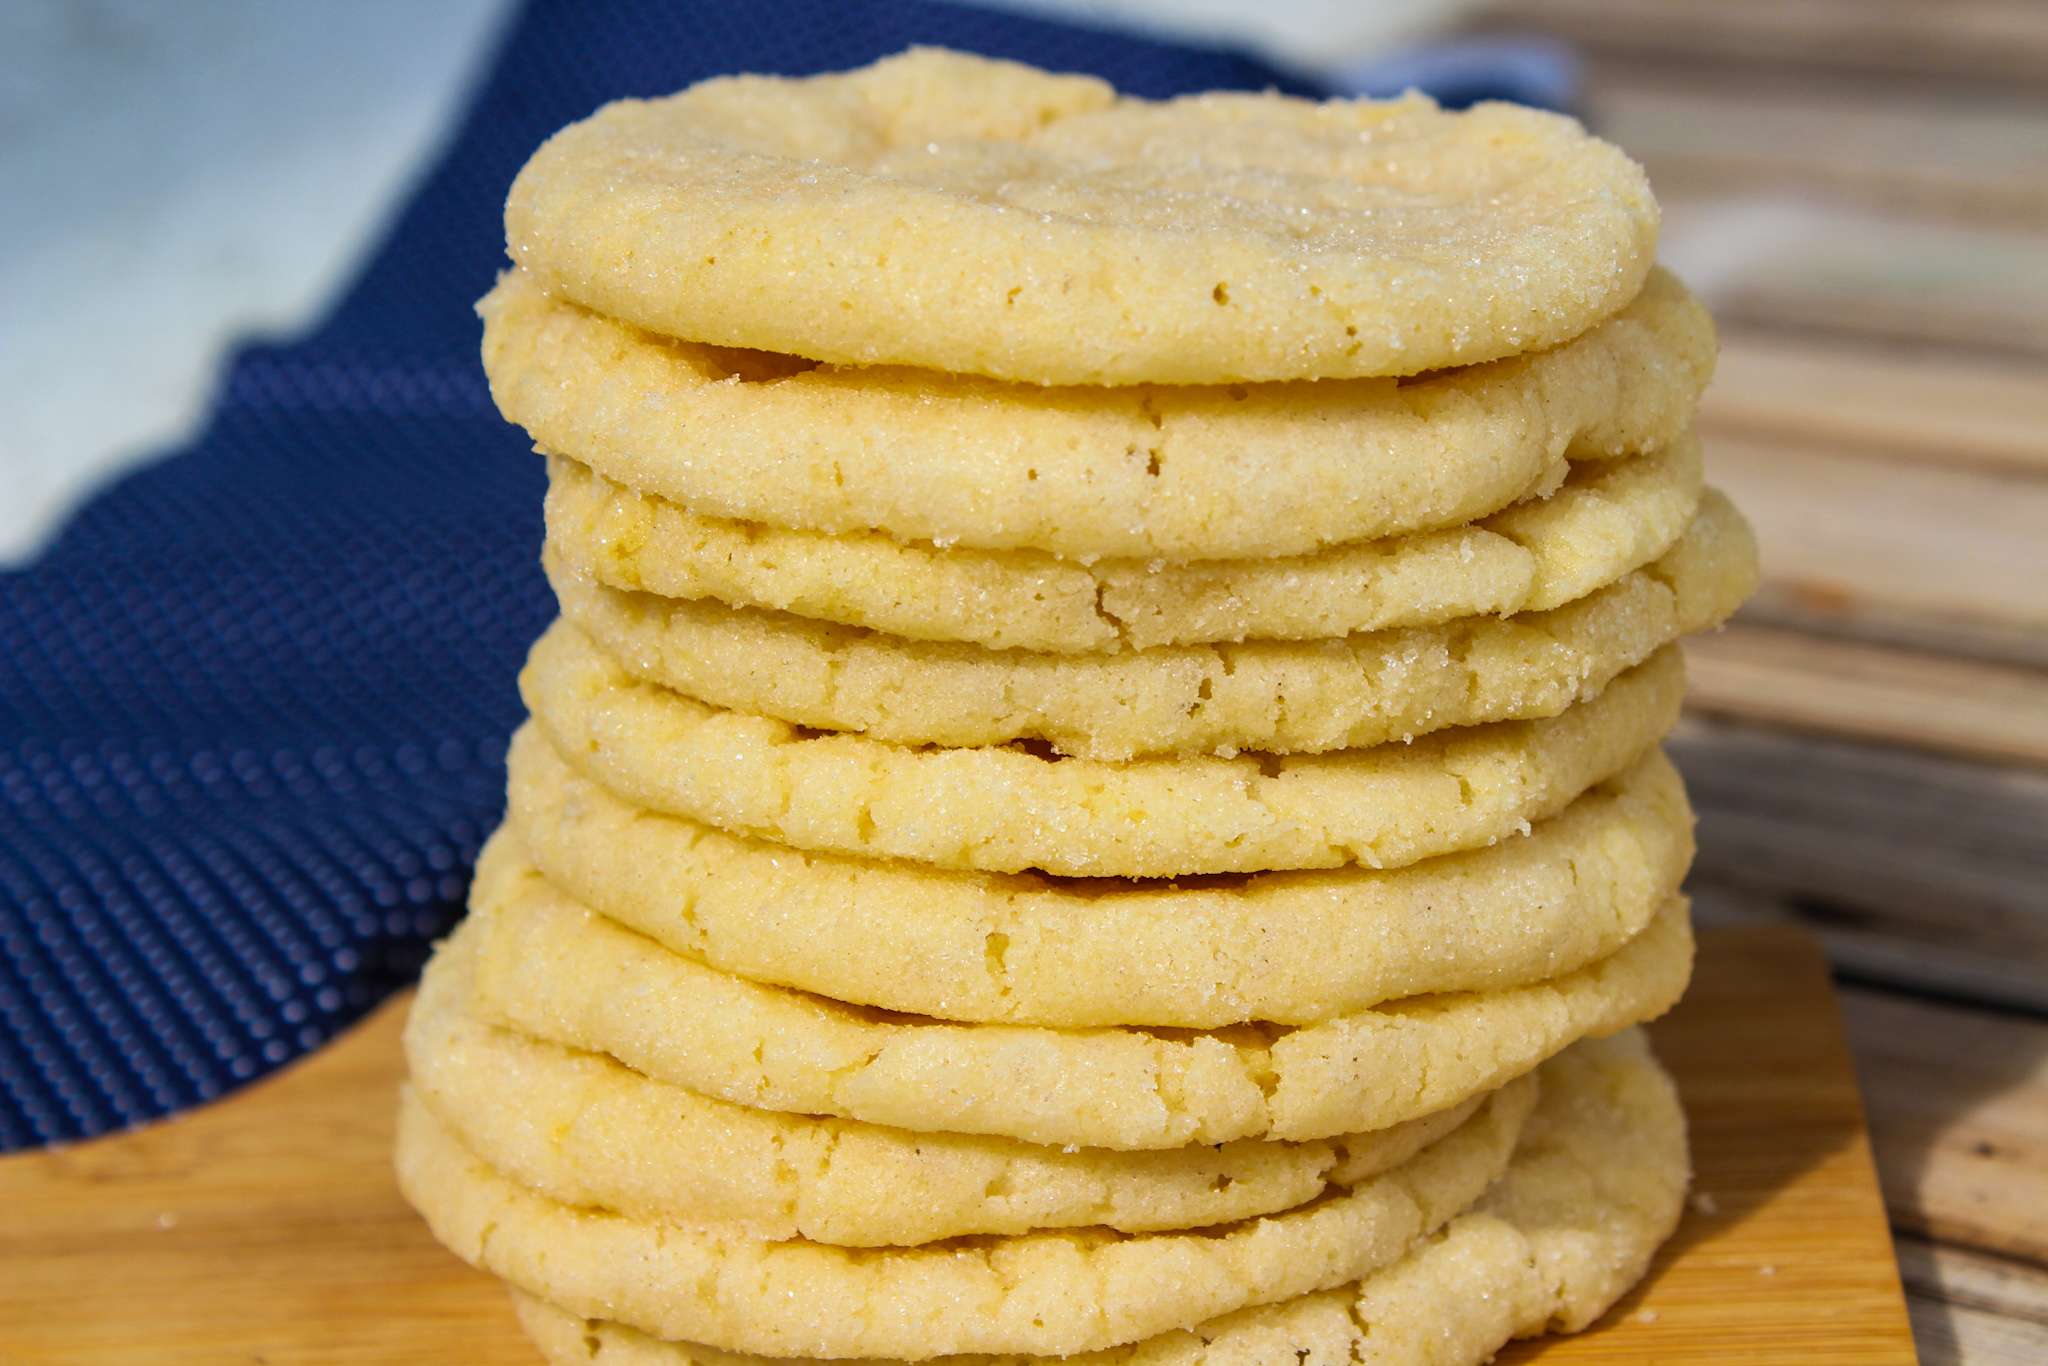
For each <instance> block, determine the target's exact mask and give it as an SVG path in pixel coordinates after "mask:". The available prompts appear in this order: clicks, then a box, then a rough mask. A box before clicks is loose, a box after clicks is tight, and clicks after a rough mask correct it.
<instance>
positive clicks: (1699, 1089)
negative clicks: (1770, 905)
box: [0, 928, 1913, 1366]
mask: <svg viewBox="0 0 2048 1366" xmlns="http://www.w3.org/2000/svg"><path fill="white" fill-rule="evenodd" d="M401 1009H402V1007H401V1006H400V1005H399V1004H397V1003H393V1004H391V1005H387V1006H386V1007H384V1008H383V1009H382V1010H381V1011H379V1012H378V1013H377V1014H376V1015H375V1016H373V1017H372V1018H371V1019H370V1020H369V1021H368V1022H366V1023H365V1024H363V1025H362V1026H360V1027H359V1028H358V1029H357V1030H356V1031H355V1032H354V1033H352V1034H350V1035H348V1036H347V1037H345V1038H343V1039H342V1040H340V1041H339V1042H337V1043H335V1044H333V1045H331V1046H330V1047H328V1048H327V1049H326V1050H324V1051H323V1052H320V1053H318V1054H316V1055H314V1056H313V1057H312V1058H311V1059H309V1060H307V1061H306V1062H304V1063H302V1064H300V1065H299V1066H297V1067H294V1068H292V1069H290V1070H288V1071H286V1072H285V1073H283V1074H281V1075H279V1076H276V1077H273V1078H271V1079H269V1080H267V1081H264V1082H261V1083H258V1084H257V1085H255V1086H253V1087H251V1088H250V1089H248V1090H246V1091H243V1092H241V1093H239V1094H237V1095H235V1096H232V1097H230V1098H228V1099H227V1100H225V1101H222V1102H219V1103H217V1104H215V1105H213V1106H210V1107H208V1108H206V1109H203V1110H199V1111H195V1112H192V1113H189V1114H187V1115H185V1116H183V1117H181V1118H178V1119H174V1120H171V1121H168V1122H166V1123H163V1124H159V1125H156V1126H154V1127H151V1128H147V1129H143V1130H141V1131H139V1132H136V1133H133V1134H127V1135H121V1136H117V1137H113V1138H108V1139H102V1140H98V1141H96V1142H92V1143H85V1144H80V1145H76V1146H74V1147H70V1148H66V1149H60V1150H56V1151H49V1152H33V1153H24V1154H21V1155H17V1156H13V1157H8V1158H4V1159H0V1210H4V1211H6V1213H5V1216H4V1217H0V1361H4V1362H6V1363H8V1366H53V1364H54V1363H65V1364H66V1366H69V1364H70V1363H85V1362H91V1363H95V1366H128V1364H130V1363H143V1362H148V1363H152V1366H180V1364H181V1363H199V1362H206V1363H219V1362H243V1363H264V1366H310V1363H316V1362H317V1363H332V1364H333V1366H359V1364H360V1363H398V1362H406V1363H418V1362H442V1361H448V1362H456V1361H460V1362H466V1363H475V1364H476V1366H494V1363H500V1362H503V1363H514V1362H517V1363H532V1362H533V1361H534V1360H535V1359H536V1358H535V1357H534V1356H533V1354H532V1352H531V1350H530V1349H529V1348H528V1347H527V1346H526V1345H525V1343H524V1342H523V1340H522V1339H521V1338H520V1336H519V1334H518V1331H517V1329H516V1328H515V1327H514V1326H513V1322H512V1314H511V1309H510V1306H509V1305H508V1303H507V1301H506V1299H505V1296H504V1294H503V1292H502V1291H501V1290H500V1289H499V1288H498V1287H497V1285H496V1284H495V1283H493V1282H492V1281H490V1280H489V1279H488V1278H486V1277H484V1276H483V1275H481V1274H479V1273H477V1272H474V1271H471V1270H470V1269H469V1268H468V1267H466V1266H463V1265H462V1264H461V1263H459V1262H457V1261H456V1260H455V1259H454V1258H453V1257H452V1256H450V1255H448V1254H447V1253H445V1252H443V1251H442V1250H441V1249H440V1248H439V1247H438V1246H436V1245H435V1244H434V1243H433V1242H432V1240H431V1239H429V1238H428V1236H427V1233H426V1230H425V1228H424V1226H422V1225H421V1224H420V1223H419V1221H418V1220H417V1219H416V1218H414V1216H413V1215H412V1213H411V1211H410V1210H408V1209H407V1208H406V1207H405V1205H404V1204H403V1203H402V1202H401V1201H400V1199H399V1197H398V1192H397V1190H396V1188H395V1186H394V1184H393V1181H392V1177H391V1174H390V1165H389V1152H388V1150H389V1146H390V1140H391V1118H392V1102H393V1097H394V1094H395V1088H396V1086H397V1083H398V1075H399V1067H400V1064H399V1057H398V1029H399V1023H400V1014H401ZM1656 1038H1657V1046H1658V1049H1659V1051H1660V1053H1661V1054H1662V1056H1663V1057H1664V1059H1665V1060H1666V1062H1667V1063H1668V1064H1669V1065H1670V1066H1671V1068H1672V1069H1673V1071H1674V1072H1675V1073H1676V1074H1677V1075H1678V1077H1679V1081H1680V1086H1681V1088H1682V1090H1683V1091H1684V1093H1685V1099H1686V1105H1687V1109H1688V1112H1689V1114H1690V1116H1691V1119H1692V1125H1693V1136H1694V1139H1693V1141H1694V1158H1695V1162H1696V1164H1697V1168H1698V1173H1699V1175H1698V1180H1697V1184H1696V1190H1697V1191H1698V1192H1700V1193H1701V1195H1702V1196H1703V1197H1704V1198H1696V1200H1695V1204H1694V1207H1693V1208H1692V1209H1691V1211H1690V1212H1688V1214H1687V1215H1686V1219H1685V1222H1684V1224H1683V1225H1682V1226H1681V1228H1680V1229H1679V1232H1678V1235H1677V1237H1676V1238H1675V1239H1674V1240H1673V1241H1672V1244H1671V1246H1670V1248H1668V1249H1667V1251H1666V1253H1665V1255H1664V1256H1663V1257H1662V1259H1661V1260H1660V1261H1659V1263H1658V1265H1657V1267H1656V1269H1655V1271H1654V1272H1653V1274H1652V1277H1651V1280H1650V1282H1649V1283H1648V1284H1647V1286H1645V1287H1644V1288H1642V1289H1639V1290H1638V1291H1637V1292H1636V1293H1635V1294H1634V1295H1632V1296H1630V1297H1629V1298H1628V1299H1627V1300H1625V1301H1624V1302H1623V1303H1622V1304H1620V1305H1619V1306H1617V1307H1616V1309H1615V1310H1614V1312H1613V1313H1612V1314H1610V1315H1609V1316H1608V1318H1607V1319H1606V1320H1605V1321H1603V1323H1602V1324H1601V1325H1599V1326H1598V1327H1596V1329H1595V1330H1593V1331H1592V1332H1590V1333H1587V1334H1585V1335H1583V1336H1581V1337H1578V1338H1574V1339H1568V1340H1561V1341H1557V1342H1551V1343H1543V1344H1523V1345H1519V1346H1517V1347H1514V1348H1512V1349H1510V1350H1509V1351H1508V1352H1507V1353H1504V1354H1503V1356H1502V1360H1504V1361H1537V1360H1540V1361H1542V1362H1544V1363H1546V1366H1557V1364H1559V1363H1569V1362H1606V1361H1628V1362H1642V1361H1650V1360H1654V1361H1657V1362H1660V1363H1666V1366H1685V1364H1686V1363H1691V1362H1699V1363H1706V1362H1726V1361H1730V1360H1736V1359H1740V1360H1743V1361H1746V1362H1756V1363H1768V1362H1787V1363H1791V1362H1797V1363H1803V1364H1805V1366H1824V1363H1828V1362H1844V1363H1847V1362H1855V1363H1858V1364H1859V1366H1882V1364H1883V1363H1887V1362H1910V1361H1912V1360H1913V1349H1912V1343H1911V1339H1910V1337H1909V1334H1908V1330H1907V1324H1906V1315H1905V1305H1904V1301H1903V1298H1902V1296H1901V1291H1900V1284H1899V1278H1898V1272H1897V1269H1896V1266H1895V1264H1894V1261H1893V1257H1892V1248H1891V1240H1890V1237H1889V1235H1888V1233H1887V1231H1886V1225H1885V1214H1884V1209H1883V1205H1882V1201H1881V1198H1880V1195H1879V1191H1878V1185H1877V1179H1876V1176H1875V1173H1874V1171H1873V1169H1872V1166H1871V1157H1870V1145H1869V1142H1868V1139H1867V1138H1866V1136H1865V1133H1864V1128H1863V1113H1862V1107H1861V1105H1860V1102H1859V1100H1858V1096H1857V1090H1856V1081H1855V1077H1854V1074H1853V1072H1852V1070H1851V1066H1850V1063H1849V1056H1848V1052H1847V1050H1846V1047H1845V1045H1844V1043H1843V1036H1842V1025H1841V1019H1840V1016H1839V1014H1838V1011H1837V1007H1836V1004H1835V1000H1834V997H1833V993H1832V991H1831V990H1830V988H1829V986H1828V981H1827V975H1826V970H1825V967H1824V965H1823V963H1822V961H1821V957H1820V953H1819V951H1818V949H1817V948H1816V947H1815V945H1814V944H1813V941H1812V940H1811V939H1809V938H1807V937H1806V936H1805V935H1804V934H1802V933H1799V932H1796V931H1790V930H1784V929H1771V928H1766V929H1748V930H1740V931H1722V932H1718V933H1713V934H1709V935H1706V936H1704V937H1703V938H1702V941H1701V956H1700V965H1699V970H1698V974H1697V977H1696V979H1695V982H1694V986H1693V990H1692V993H1691V995H1690V996H1688V998H1687V999H1686V1002H1685V1004H1684V1005H1682V1006H1681V1007H1680V1008H1679V1010H1678V1011H1677V1012H1676V1013H1674V1014H1673V1015H1672V1016H1671V1017H1670V1018H1669V1019H1668V1020H1666V1021H1664V1022H1662V1023H1660V1024H1659V1025H1658V1026H1657V1028H1656Z"/></svg>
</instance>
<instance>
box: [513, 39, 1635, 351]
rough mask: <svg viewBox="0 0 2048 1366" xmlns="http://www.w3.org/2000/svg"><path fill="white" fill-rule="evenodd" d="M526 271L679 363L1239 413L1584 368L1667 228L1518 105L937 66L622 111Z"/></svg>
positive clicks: (1615, 160)
mask: <svg viewBox="0 0 2048 1366" xmlns="http://www.w3.org/2000/svg"><path fill="white" fill-rule="evenodd" d="M505 240H506V242H507V243H508V244H509V247H510V250H511V252H512V255H513V257H514V258H515V259H516V260H518V261H519V263H520V264H521V265H523V266H525V267H526V268H527V269H528V270H530V271H532V272H534V274H535V275H536V276H537V277H538V278H540V279H541V280H542V281H544V282H545V283H546V285H547V286H548V288H549V289H550V290H551V291H553V292H556V293H560V294H562V295H564V296H566V297H568V298H571V299H575V300H577V301H578V302H579V303H583V304H585V305H588V306H589V307H591V308H594V309H597V310H598V311H599V312H602V313H607V314H610V315H612V316H614V317H618V318H623V319H626V320H628V321H630V322H633V323H635V324H637V325H639V326H642V327H646V328H649V329H652V330H653V331H656V332H661V333H665V334H667V335H669V336H674V337H686V338H689V339H691V340H694V341H703V342H713V343H717V344H719V345H724V346H741V347H754V348H759V349H763V350H769V351H786V352H791V353H794V354H797V355H805V356H813V357H816V358H818V359H821V360H829V361H835V362H843V363H849V364H856V365H875V364H903V365H916V366H923V367H927V368H930V369H935V370H951V371H958V372H962V373H967V374H981V375H993V376H997V377H999V378H1004V379H1011V380H1022V381H1027V382H1030V383H1034V384H1135V383H1142V382H1146V381H1165V382H1171V383H1198V384H1209V383H1226V382H1232V381H1238V380H1265V379H1323V378H1331V377H1336V376H1352V375H1408V374H1414V373H1416V372H1418V371H1422V370H1428V369H1433V368H1437V367H1441V366H1449V365H1464V364H1469V363H1472V362H1474V361H1485V360H1492V359H1494V358H1495V357H1498V356H1507V355H1513V354H1515V353H1517V352H1521V351H1530V350H1536V349H1540V348H1542V347H1546V346H1551V345H1554V344H1556V343H1558V342H1561V341H1564V340H1565V339H1566V338H1569V337H1573V336H1576V335H1577V334H1578V333H1580V332H1583V331H1584V330H1585V329H1586V328H1588V327H1590V326H1592V325H1593V324H1594V323H1596V322H1598V321H1599V320H1600V319H1602V318H1604V317H1606V316H1607V315H1608V314H1610V313H1612V312H1614V311H1615V310H1616V309H1618V308H1620V307H1621V306H1622V305H1623V304H1625V303H1627V302H1628V300H1629V299H1630V297H1631V296H1633V295H1634V294H1635V292H1636V290H1637V289H1638V287H1640V286H1641V284H1642V281H1643V277H1644V275H1645V274H1646V273H1647V272H1648V271H1649V269H1650V264H1651V259H1652V257H1653V256H1654V254H1655V251H1656V240H1657V207H1656V203H1655V201H1654V200H1653V199H1652V198H1651V196H1650V188H1649V183H1648V181H1647V180H1646V179H1645V178H1644V176H1643V172H1642V168H1641V167H1639V166H1637V165H1636V164H1635V163H1634V162H1632V161H1630V160H1629V159H1628V158H1627V157H1626V156H1624V155H1623V154H1622V153H1621V152H1620V151H1619V150H1618V149H1616V148H1614V147H1612V146H1610V145H1609V144H1607V143H1604V142H1601V141H1599V140H1598V139H1596V138H1594V137H1591V136H1590V135H1588V134H1587V132H1586V131H1585V129H1583V128H1582V127H1580V126H1579V124H1578V123H1576V122H1575V121H1573V120H1571V119H1568V118H1564V117H1561V116H1559V115H1555V114H1546V113H1539V112H1537V111H1535V110H1532V109H1527V108H1523V107H1520V106H1516V105H1508V104H1481V105H1477V106H1475V107H1474V108H1472V109H1470V110H1468V111H1466V112H1463V113H1451V112H1448V111H1445V110H1441V109H1439V108H1437V106H1436V104H1435V103H1434V102H1432V101H1431V100H1429V99H1427V98H1426V97H1424V96H1421V95H1415V94H1409V95H1406V96H1403V97H1402V98H1400V99H1396V100H1383V101H1373V100H1346V101H1330V102H1327V103H1323V104H1316V103H1313V102H1310V101H1307V100H1301V99H1293V98H1288V97H1285V96H1282V95H1278V94H1274V93H1270V92H1269V93H1266V94H1224V93H1216V94H1207V95H1194V96H1188V97H1185V98H1181V99H1175V100H1168V101H1165V102H1160V103H1154V102H1151V101H1147V100H1137V99H1128V98H1121V99H1120V98H1118V97H1117V95H1116V92H1115V91H1114V90H1112V89H1111V88H1110V87H1109V86H1108V85H1105V84H1104V83H1102V82H1101V81H1097V80H1093V79H1090V78H1087V77H1081V76H1057V75H1051V74H1048V73H1046V72H1043V71H1039V70H1036V69H1034V68H1031V67H1027V66H1019V65H1017V64H1015V63H1010V62H999V61H991V60H989V59H987V58H982V57H973V56H968V55H966V54H963V53H955V52H946V51H940V50H935V49H928V48H927V49H914V50H912V51H909V52H906V53H903V54H901V55H899V56H896V57H891V58H888V59H886V60H884V61H881V62H878V63H876V64H875V65H873V66H870V67H865V68H863V69H861V70H858V71H852V72H845V73H839V74H834V75H827V76H816V77H811V78H808V79H797V80H791V79H785V78H779V77H762V76H739V77H731V78H727V79H723V80H714V81H706V82H704V83H703V84H701V85H697V86H693V87H692V88H690V89H689V90H686V91H684V92H682V93H681V94H678V95H673V96H670V97H668V98H666V99H659V100H621V101H619V102H617V103H614V104H610V105H607V106H605V107H604V108H603V109H601V110H599V111H598V112H597V113H596V114H594V115H592V116H591V117H590V118H588V119H585V120H584V121H582V122H581V123H577V124H572V125H571V126H569V127H568V128H565V129H563V130H562V131H561V132H559V133H557V134H555V135H554V136H553V137H552V138H550V139H548V141H547V142H546V143H544V144H543V145H542V146H541V148H540V150H539V151H537V152H535V153H534V155H533V157H532V159H531V160H530V161H528V162H527V164H526V166H525V168H524V169H523V170H521V171H520V173H519V176H518V179H517V180H516V181H514V183H513V186H512V192H511V195H510V197H509V199H508V200H507V202H506V205H505Z"/></svg>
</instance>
